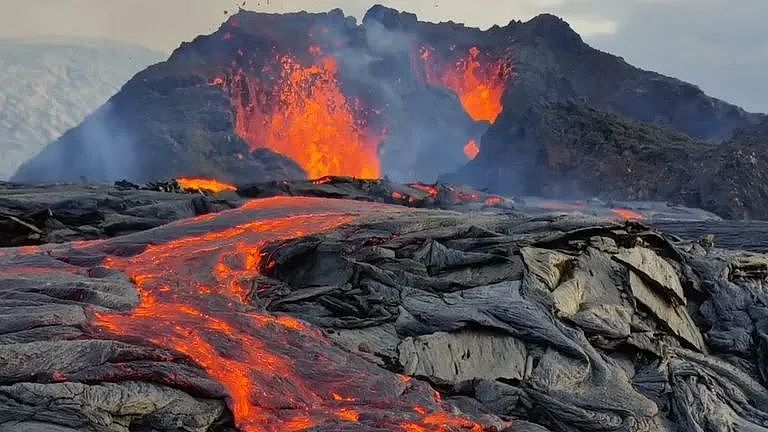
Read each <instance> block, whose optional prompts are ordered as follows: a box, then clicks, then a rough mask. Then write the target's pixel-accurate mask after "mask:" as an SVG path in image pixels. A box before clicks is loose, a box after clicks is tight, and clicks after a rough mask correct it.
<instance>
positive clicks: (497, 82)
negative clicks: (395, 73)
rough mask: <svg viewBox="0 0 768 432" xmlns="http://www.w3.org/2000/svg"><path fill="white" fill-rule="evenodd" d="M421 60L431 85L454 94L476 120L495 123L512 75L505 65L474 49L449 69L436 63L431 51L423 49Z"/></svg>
mask: <svg viewBox="0 0 768 432" xmlns="http://www.w3.org/2000/svg"><path fill="white" fill-rule="evenodd" d="M421 59H422V60H423V61H424V64H425V76H426V79H427V82H428V83H429V84H430V85H432V86H435V87H445V88H448V89H450V90H452V91H453V92H455V93H456V94H457V95H458V96H459V99H460V100H461V105H462V106H463V107H464V110H465V111H466V112H467V114H469V116H470V117H472V119H474V120H475V121H483V120H485V121H489V122H491V123H493V122H494V121H496V118H497V117H498V116H499V114H500V113H501V110H502V108H503V107H502V104H501V97H502V95H503V94H504V89H505V88H506V84H507V80H508V79H509V77H510V75H511V74H510V72H511V71H510V67H509V64H508V63H507V62H505V61H504V60H501V59H498V60H491V59H488V58H487V56H485V55H483V54H482V53H481V52H480V49H478V48H477V47H472V48H470V49H469V52H468V53H467V55H466V56H465V57H464V58H461V59H459V60H458V61H457V62H456V63H455V64H454V65H452V66H451V65H447V66H445V65H441V64H438V62H437V61H436V60H435V52H434V50H433V49H431V48H422V50H421Z"/></svg>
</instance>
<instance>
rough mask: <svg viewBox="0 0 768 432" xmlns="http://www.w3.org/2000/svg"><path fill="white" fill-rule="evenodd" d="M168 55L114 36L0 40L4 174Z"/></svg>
mask: <svg viewBox="0 0 768 432" xmlns="http://www.w3.org/2000/svg"><path fill="white" fill-rule="evenodd" d="M162 59H163V54H162V53H159V52H155V51H152V50H149V49H146V48H143V47H140V46H134V45H128V44H122V43H117V42H110V41H100V40H89V39H67V40H16V39H2V40H0V82H2V85H1V86H0V106H2V107H3V110H2V115H0V149H2V153H3V157H2V158H0V179H7V178H8V177H10V176H11V175H12V174H13V172H14V171H15V170H16V168H17V167H18V166H19V165H20V164H21V163H22V162H24V161H25V160H27V159H29V158H31V157H33V156H35V155H36V154H37V153H38V152H39V151H40V150H41V149H42V148H43V147H44V146H45V145H46V144H48V143H49V142H51V141H53V140H55V139H56V138H58V137H59V136H61V134H62V133H63V132H65V131H66V130H67V129H69V128H71V127H73V126H75V125H77V124H78V123H80V122H81V121H82V120H83V119H84V118H85V117H86V115H88V114H89V113H91V112H93V111H94V110H95V109H96V108H98V107H99V106H100V105H102V104H103V103H104V102H105V101H106V100H107V99H108V98H109V97H110V96H112V95H113V94H114V93H115V92H117V91H118V90H119V89H120V87H121V86H122V85H123V84H124V83H125V82H126V81H128V80H129V79H130V78H131V77H132V76H133V75H134V74H135V73H136V72H138V71H140V70H142V69H144V68H145V67H147V66H148V65H150V64H152V63H155V62H158V61H160V60H162Z"/></svg>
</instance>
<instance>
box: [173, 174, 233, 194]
mask: <svg viewBox="0 0 768 432" xmlns="http://www.w3.org/2000/svg"><path fill="white" fill-rule="evenodd" d="M176 183H178V184H179V186H181V187H183V188H184V189H186V190H203V191H209V192H213V193H219V192H224V191H235V190H237V188H236V187H234V186H232V185H228V184H226V183H222V182H220V181H218V180H213V179H204V178H186V177H182V178H177V179H176Z"/></svg>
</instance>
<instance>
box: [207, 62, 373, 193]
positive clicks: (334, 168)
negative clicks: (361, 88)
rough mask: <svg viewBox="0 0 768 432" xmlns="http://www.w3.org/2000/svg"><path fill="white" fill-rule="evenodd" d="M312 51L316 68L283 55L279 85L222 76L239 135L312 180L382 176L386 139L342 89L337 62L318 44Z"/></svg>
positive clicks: (242, 75) (255, 79)
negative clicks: (382, 144) (369, 125)
mask: <svg viewBox="0 0 768 432" xmlns="http://www.w3.org/2000/svg"><path fill="white" fill-rule="evenodd" d="M310 53H311V54H312V55H313V56H314V57H315V63H314V64H312V65H310V66H303V65H301V64H300V63H299V62H298V60H296V58H294V57H293V56H291V55H285V56H282V57H281V58H280V59H279V70H280V72H279V77H278V78H277V79H276V84H273V83H270V84H268V85H264V84H263V83H262V82H260V81H259V80H258V79H257V78H255V77H251V76H246V75H244V74H243V73H237V74H235V75H234V76H232V77H230V78H228V79H222V80H221V81H223V83H222V84H221V85H222V86H224V87H225V88H226V89H227V90H228V91H229V93H230V96H231V97H232V101H233V105H234V108H235V127H236V130H237V132H238V134H239V135H240V136H241V137H242V138H243V139H244V140H245V141H247V142H248V144H249V145H250V147H251V150H255V149H257V148H268V149H270V150H272V151H274V152H276V153H279V154H281V155H283V156H286V157H288V158H290V159H292V160H293V161H295V162H296V163H297V164H299V166H301V167H302V168H303V169H304V171H305V172H306V173H307V175H308V176H309V178H317V177H322V176H326V175H345V176H352V177H358V178H378V177H379V176H380V174H381V169H380V165H379V157H378V146H379V144H380V142H381V141H382V139H383V137H382V136H380V135H381V134H378V135H377V134H375V133H372V132H371V131H370V130H368V128H367V126H366V123H365V121H364V120H363V118H364V112H363V110H362V109H361V108H360V107H359V106H358V105H359V104H358V103H357V102H356V101H354V100H352V99H348V98H347V97H346V96H345V95H344V93H343V92H342V90H341V86H340V84H339V81H338V79H337V70H336V68H337V65H336V61H335V60H334V59H333V58H332V57H324V58H323V57H321V56H322V52H321V51H320V50H319V48H316V47H312V48H311V49H310ZM265 70H269V68H265ZM219 78H220V77H219ZM265 81H270V80H265ZM216 82H220V81H219V80H218V78H217V79H215V80H214V83H216Z"/></svg>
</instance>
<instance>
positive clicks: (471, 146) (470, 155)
mask: <svg viewBox="0 0 768 432" xmlns="http://www.w3.org/2000/svg"><path fill="white" fill-rule="evenodd" d="M479 154H480V147H478V146H477V141H475V140H469V142H468V143H467V145H465V146H464V155H465V156H467V159H469V160H475V158H476V157H477V155H479Z"/></svg>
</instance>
